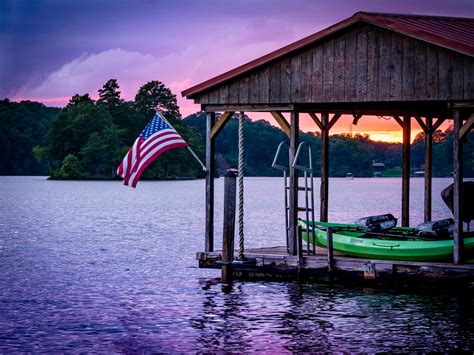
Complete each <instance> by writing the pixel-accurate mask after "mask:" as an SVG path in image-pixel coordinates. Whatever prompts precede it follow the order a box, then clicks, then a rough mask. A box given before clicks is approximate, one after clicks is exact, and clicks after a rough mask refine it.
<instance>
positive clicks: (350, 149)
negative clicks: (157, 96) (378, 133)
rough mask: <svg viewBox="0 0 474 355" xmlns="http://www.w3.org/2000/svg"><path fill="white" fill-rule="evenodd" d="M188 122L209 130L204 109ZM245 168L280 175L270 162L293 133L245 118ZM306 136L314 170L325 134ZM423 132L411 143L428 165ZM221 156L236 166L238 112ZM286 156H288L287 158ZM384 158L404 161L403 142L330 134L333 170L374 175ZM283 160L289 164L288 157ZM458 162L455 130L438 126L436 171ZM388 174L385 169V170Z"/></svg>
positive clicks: (473, 141)
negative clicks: (454, 161) (454, 151)
mask: <svg viewBox="0 0 474 355" xmlns="http://www.w3.org/2000/svg"><path fill="white" fill-rule="evenodd" d="M184 123H185V124H187V125H188V126H190V127H193V128H194V129H196V130H197V131H198V132H199V133H200V134H201V135H202V136H204V134H205V129H206V119H205V113H204V112H199V113H196V114H193V115H190V116H188V117H186V118H185V119H184ZM244 137H245V164H246V171H245V172H246V174H247V175H250V176H279V175H281V172H279V171H278V170H275V169H273V168H271V163H272V162H273V158H274V155H275V152H276V149H277V147H278V145H279V144H280V142H282V141H284V140H288V137H287V136H286V135H285V134H284V133H283V131H281V130H280V129H279V128H276V127H273V126H271V125H270V124H269V123H268V122H266V121H264V120H260V121H251V120H249V119H248V118H246V119H245V122H244ZM300 139H301V141H304V142H307V143H308V145H309V146H310V147H311V150H312V162H313V169H314V170H315V175H318V174H319V171H320V167H321V165H320V156H321V137H320V136H319V133H315V134H312V133H301V136H300ZM424 146H425V144H424V133H419V134H418V135H417V136H416V137H415V139H414V141H413V143H412V147H411V168H412V170H418V169H422V168H423V167H424V161H425V160H424V159H425V148H424ZM216 154H217V162H218V163H219V164H220V166H221V169H225V168H227V167H229V166H232V167H236V166H237V156H238V120H237V117H236V116H235V117H233V118H232V119H231V120H230V121H229V122H228V123H227V125H226V127H225V128H224V129H223V130H222V132H221V133H220V134H219V136H218V137H217V139H216ZM284 158H285V157H283V159H284ZM374 161H375V162H383V163H384V164H385V165H386V167H387V168H388V169H390V168H399V167H401V165H402V144H400V143H388V142H374V141H372V140H370V139H369V136H368V135H367V134H364V135H361V134H354V135H353V134H338V135H333V136H331V137H330V139H329V175H330V176H334V177H343V176H346V174H347V173H348V172H350V173H352V174H354V176H359V177H364V176H365V177H368V176H373V173H374V171H373V169H372V163H373V162H374ZM307 162H308V154H307V148H305V150H304V151H303V154H302V155H301V160H300V163H301V164H307ZM282 164H283V165H284V164H286V165H287V164H288V159H286V161H283V162H282ZM452 167H453V132H452V129H447V130H446V131H445V132H442V131H437V132H436V133H435V134H434V137H433V176H437V177H444V176H451V172H452ZM464 172H465V176H474V134H473V133H470V134H469V139H468V140H467V141H466V142H465V144H464ZM382 175H383V174H382Z"/></svg>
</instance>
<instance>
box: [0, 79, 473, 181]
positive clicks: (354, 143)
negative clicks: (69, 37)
mask: <svg viewBox="0 0 474 355" xmlns="http://www.w3.org/2000/svg"><path fill="white" fill-rule="evenodd" d="M98 94H99V98H98V100H97V101H94V100H93V99H91V97H90V96H89V94H84V95H74V96H73V97H71V99H70V101H69V103H68V105H67V106H66V107H65V108H64V109H58V108H49V107H45V106H44V105H42V104H40V103H36V102H29V101H23V102H20V103H15V102H10V101H8V99H5V100H3V101H0V138H1V139H0V152H1V154H0V174H2V175H7V174H10V175H28V174H33V175H35V174H48V175H50V177H51V178H56V179H91V178H94V179H97V178H98V179H110V178H115V172H116V169H117V166H118V164H119V163H120V161H121V160H122V158H123V157H124V156H125V154H126V152H127V151H128V150H129V148H130V146H131V145H132V144H133V142H134V141H135V139H136V138H137V137H138V135H139V134H140V132H141V131H142V129H143V128H144V127H145V126H146V124H147V123H148V122H149V120H150V119H151V118H152V116H153V114H154V112H155V110H156V109H158V110H159V111H160V112H161V113H162V114H163V115H164V116H165V117H166V118H167V119H168V120H169V121H170V123H171V124H172V125H173V126H174V127H175V129H176V130H177V131H178V132H180V134H181V135H182V136H183V137H184V139H185V140H186V141H187V142H188V143H189V145H190V146H191V147H192V148H193V150H194V151H195V152H196V153H197V154H198V155H199V156H200V157H201V159H203V158H204V151H205V143H204V138H203V137H205V126H206V119H205V113H204V112H198V113H195V114H192V115H190V116H188V117H186V118H185V119H182V117H181V114H180V112H179V107H178V105H177V101H176V96H175V95H174V94H173V93H172V92H171V90H170V89H169V88H167V87H166V86H165V85H164V84H163V83H161V82H159V81H150V82H148V83H146V84H145V85H143V86H142V87H141V88H140V89H139V90H138V92H137V94H136V96H135V99H134V100H133V101H125V100H123V99H122V98H121V93H120V87H119V84H118V83H117V81H116V80H115V79H111V80H109V81H108V82H107V83H105V84H104V86H103V87H102V88H101V89H100V90H99V92H98ZM237 131H238V120H237V117H233V118H232V119H231V120H230V121H229V123H228V124H227V126H226V127H225V128H224V129H223V130H222V132H221V133H220V134H219V136H218V138H217V140H216V156H217V165H218V170H219V171H223V170H226V169H227V168H229V167H236V166H237V156H238V154H237V152H238V139H237ZM244 136H245V162H246V174H247V175H250V176H279V175H281V172H279V171H277V170H275V169H272V168H271V163H272V161H273V157H274V154H275V151H276V149H277V147H278V144H279V143H280V142H282V141H284V140H287V137H286V136H285V134H284V133H283V132H282V131H281V130H280V129H279V128H276V127H274V126H271V125H270V124H269V123H268V122H266V121H263V120H260V121H251V120H250V119H249V118H247V117H246V118H245V122H244ZM473 138H474V134H472V133H471V134H470V135H469V139H468V141H467V142H466V143H465V146H464V154H465V175H466V176H474V139H473ZM301 140H302V141H305V142H307V143H308V144H309V145H310V146H311V148H312V160H313V167H314V169H315V173H316V175H317V174H318V172H319V170H320V147H321V139H320V136H319V134H318V133H304V134H302V135H301ZM329 145H330V147H329V151H330V168H329V174H330V176H340V177H342V176H345V175H346V174H347V173H348V172H351V173H352V174H353V175H354V176H372V175H373V173H374V171H373V170H372V162H374V161H376V162H383V163H384V164H385V165H386V167H387V169H386V171H385V172H382V176H400V174H401V169H400V166H401V162H402V161H401V160H402V146H401V144H399V143H386V142H374V141H371V140H370V139H369V137H368V136H367V135H360V134H356V135H351V134H340V135H334V136H331V137H330V141H329ZM452 146H453V134H452V130H451V129H448V130H446V131H445V132H442V131H438V132H436V134H435V135H434V143H433V175H434V176H450V175H451V171H452V159H453V158H452ZM286 160H288V159H287V157H286ZM307 160H308V159H307V150H305V151H304V152H303V154H302V156H301V161H300V163H301V164H304V163H305V162H306V161H307ZM282 163H283V164H288V162H287V161H286V162H282ZM423 164H424V134H423V133H420V134H419V135H418V136H417V137H416V138H415V140H414V142H413V144H412V149H411V165H412V169H413V170H418V169H422V168H423ZM202 176H203V173H202V171H201V168H200V166H199V165H198V164H197V163H196V162H195V161H194V158H193V157H192V156H191V155H190V154H189V152H187V151H186V150H185V149H174V150H171V151H168V152H166V153H164V154H163V155H162V156H160V158H159V159H157V160H156V161H155V162H154V163H153V164H151V165H150V166H149V167H148V169H146V170H145V173H144V174H143V178H145V179H146V178H154V179H155V178H158V179H170V178H180V177H202Z"/></svg>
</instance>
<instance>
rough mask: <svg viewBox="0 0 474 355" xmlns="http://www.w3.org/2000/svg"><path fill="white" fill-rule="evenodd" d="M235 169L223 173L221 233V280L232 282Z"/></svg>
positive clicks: (226, 282)
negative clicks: (222, 221) (222, 223)
mask: <svg viewBox="0 0 474 355" xmlns="http://www.w3.org/2000/svg"><path fill="white" fill-rule="evenodd" d="M236 178H237V170H236V169H229V170H227V171H226V172H225V173H224V227H223V234H222V267H221V282H222V283H223V284H230V283H232V262H233V260H234V235H235V206H236Z"/></svg>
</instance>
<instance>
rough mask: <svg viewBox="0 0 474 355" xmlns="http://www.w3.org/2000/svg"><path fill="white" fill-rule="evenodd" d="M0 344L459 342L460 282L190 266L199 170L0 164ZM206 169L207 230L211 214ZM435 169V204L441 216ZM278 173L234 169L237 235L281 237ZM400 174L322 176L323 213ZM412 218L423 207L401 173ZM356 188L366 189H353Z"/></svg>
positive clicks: (360, 208)
mask: <svg viewBox="0 0 474 355" xmlns="http://www.w3.org/2000/svg"><path fill="white" fill-rule="evenodd" d="M0 180H1V181H0V196H2V204H0V269H1V270H2V272H1V273H0V329H1V332H0V351H1V352H12V351H22V352H71V351H84V352H85V351H87V352H92V351H98V352H99V351H100V352H136V351H140V352H141V351H155V352H156V351H161V352H177V351H178V352H207V351H210V352H213V351H215V352H217V351H229V350H230V351H235V352H244V351H249V352H250V351H265V352H269V351H272V352H275V353H285V352H303V351H320V352H335V351H340V352H360V351H364V352H381V351H420V352H427V351H456V350H464V351H470V350H472V349H473V348H474V346H473V340H472V339H474V337H473V329H474V315H473V312H472V305H473V304H472V303H473V301H472V295H471V294H462V293H456V292H455V291H453V292H451V293H447V294H442V293H434V294H432V293H425V294H416V293H400V291H397V290H395V291H387V290H385V291H384V290H377V289H370V288H358V287H342V286H328V285H317V284H306V283H296V282H288V283H275V282H246V283H240V282H237V283H236V284H235V285H234V286H233V288H232V289H231V290H228V289H225V288H223V287H222V286H221V285H220V284H219V280H218V279H216V276H218V272H216V271H215V270H200V269H198V268H196V267H195V266H196V261H195V252H196V251H199V250H201V249H202V247H203V231H202V226H203V223H204V219H203V216H204V212H203V208H204V204H203V197H204V182H203V181H165V182H141V183H140V186H139V188H137V189H135V190H132V189H127V188H125V187H122V186H121V184H120V183H118V182H67V181H66V182H65V181H46V180H45V179H44V178H38V177H34V178H31V177H27V178H25V177H0ZM222 183H223V181H222V180H221V179H219V180H217V181H216V194H217V196H216V244H217V245H219V239H220V238H219V234H220V232H221V229H220V228H221V227H220V226H222V213H221V212H222ZM448 183H450V181H449V180H446V179H434V181H433V189H434V196H435V199H434V203H433V214H434V216H435V217H436V218H438V217H439V218H442V217H447V216H449V211H448V210H447V209H446V208H445V207H444V205H442V204H441V202H440V200H438V197H436V196H437V193H438V192H439V191H440V190H441V189H442V188H443V187H444V186H446V185H447V184H448ZM281 185H282V184H281V180H280V179H276V178H249V179H247V180H246V190H245V194H246V196H245V198H246V203H247V204H246V214H245V222H246V224H245V227H246V243H247V245H248V246H263V245H266V246H270V245H281V244H283V242H284V241H283V238H282V237H279V236H283V235H284V224H283V223H284V221H283V219H282V218H281V215H282V211H283V206H282V203H283V201H282V199H281V196H282V191H281ZM400 186H401V184H400V180H399V179H355V180H352V181H349V182H348V181H346V180H344V179H331V184H330V188H331V195H330V196H331V198H330V218H332V219H333V220H336V219H337V220H340V221H341V222H350V221H352V220H353V219H355V218H357V217H360V216H362V215H365V214H368V212H369V211H370V213H374V214H375V213H382V212H383V213H385V212H392V213H395V214H396V215H397V214H398V209H399V193H400V191H399V190H400ZM411 193H412V204H413V206H412V213H413V215H412V216H411V218H412V222H413V223H417V222H418V221H421V220H422V219H423V215H422V208H421V207H422V206H421V204H422V198H421V196H422V193H423V184H422V180H421V179H413V181H412V188H411ZM361 201H364V202H363V203H362V202H361Z"/></svg>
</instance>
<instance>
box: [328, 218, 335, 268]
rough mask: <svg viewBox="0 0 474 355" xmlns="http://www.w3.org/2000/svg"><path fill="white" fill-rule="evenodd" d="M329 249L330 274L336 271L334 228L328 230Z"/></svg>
mask: <svg viewBox="0 0 474 355" xmlns="http://www.w3.org/2000/svg"><path fill="white" fill-rule="evenodd" d="M326 239H327V249H328V272H329V273H332V272H333V271H334V246H333V241H332V228H331V227H328V228H327V229H326Z"/></svg>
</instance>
